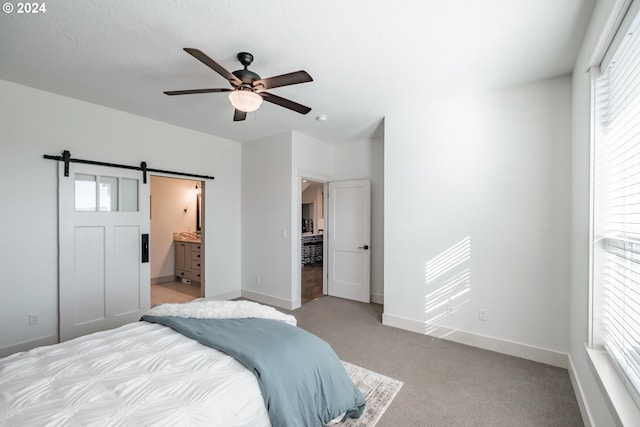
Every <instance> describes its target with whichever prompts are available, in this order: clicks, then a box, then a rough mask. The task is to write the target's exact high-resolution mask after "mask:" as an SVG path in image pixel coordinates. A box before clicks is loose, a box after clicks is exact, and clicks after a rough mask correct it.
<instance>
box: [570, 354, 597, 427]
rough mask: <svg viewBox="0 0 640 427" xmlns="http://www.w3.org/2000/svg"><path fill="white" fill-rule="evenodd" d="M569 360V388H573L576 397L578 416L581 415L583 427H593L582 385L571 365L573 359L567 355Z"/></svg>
mask: <svg viewBox="0 0 640 427" xmlns="http://www.w3.org/2000/svg"><path fill="white" fill-rule="evenodd" d="M568 359H569V368H568V369H567V370H568V371H569V380H570V381H571V386H572V387H573V394H575V395H576V400H577V401H578V407H579V408H580V415H582V422H583V423H584V427H593V426H595V424H594V423H593V418H592V417H591V411H589V407H588V406H587V399H586V398H585V394H584V390H583V389H582V384H581V383H580V379H579V378H578V376H577V375H576V368H575V366H574V365H573V359H572V358H571V355H568Z"/></svg>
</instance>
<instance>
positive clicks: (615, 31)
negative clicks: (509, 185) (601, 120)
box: [586, 0, 640, 425]
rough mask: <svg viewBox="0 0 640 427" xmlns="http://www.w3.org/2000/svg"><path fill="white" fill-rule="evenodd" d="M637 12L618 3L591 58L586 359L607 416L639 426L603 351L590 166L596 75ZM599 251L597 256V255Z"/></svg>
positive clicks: (636, 409)
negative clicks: (608, 412)
mask: <svg viewBox="0 0 640 427" xmlns="http://www.w3.org/2000/svg"><path fill="white" fill-rule="evenodd" d="M639 10H640V0H636V1H634V2H633V3H632V1H631V0H619V1H618V3H617V4H616V6H615V7H614V10H613V12H612V14H611V17H610V19H609V21H608V22H607V25H606V27H605V30H604V32H603V35H602V37H601V38H600V41H599V43H598V44H597V47H596V51H595V52H594V55H593V56H592V58H591V68H590V73H591V78H592V79H591V81H592V85H591V90H592V93H591V106H592V114H591V120H592V126H591V130H592V132H591V162H592V163H591V212H590V213H591V235H590V242H591V243H592V244H591V245H590V254H589V255H590V256H589V258H590V301H589V314H590V322H589V323H590V324H589V327H590V329H589V342H588V343H587V344H586V350H587V354H588V360H589V362H590V364H591V367H592V368H593V370H594V372H595V374H596V375H595V378H596V380H597V381H598V383H599V385H600V387H601V389H602V391H603V393H604V395H605V397H606V399H607V403H608V405H609V408H610V409H611V413H612V414H613V415H614V417H616V423H617V424H618V425H640V406H639V405H638V404H637V402H636V400H634V397H637V396H638V395H637V394H636V393H635V392H631V391H629V389H628V388H627V387H626V385H625V380H624V375H620V372H619V371H618V370H617V367H616V364H615V363H614V362H612V359H611V358H610V357H609V355H608V354H607V352H606V350H605V348H604V341H603V339H602V337H603V333H604V331H603V327H602V319H601V313H602V309H601V305H602V302H601V301H602V287H603V286H602V284H601V273H602V269H601V266H600V265H599V264H598V259H599V256H600V253H601V252H602V251H603V250H604V249H603V242H602V240H603V239H602V237H603V236H602V235H601V234H599V233H598V228H599V220H600V218H597V217H596V215H598V211H599V209H598V206H597V203H598V200H596V198H595V187H596V181H595V179H594V178H595V173H594V172H595V171H596V169H595V168H596V167H597V165H595V164H594V159H595V158H596V153H595V149H596V144H595V142H596V138H598V137H599V135H598V132H599V131H600V128H599V126H598V125H597V122H596V120H597V117H596V108H595V102H596V101H597V100H596V98H595V92H596V91H595V89H596V87H595V84H596V78H597V77H599V76H600V70H601V68H602V69H603V70H606V67H608V66H609V63H610V61H611V60H612V58H613V56H614V55H615V53H616V51H617V50H618V48H619V47H620V44H621V42H622V39H624V37H625V35H626V33H627V30H628V29H629V28H630V26H631V24H632V23H633V20H634V18H635V17H636V15H638V13H639ZM599 252H600V253H599Z"/></svg>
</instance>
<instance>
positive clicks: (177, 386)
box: [0, 322, 271, 427]
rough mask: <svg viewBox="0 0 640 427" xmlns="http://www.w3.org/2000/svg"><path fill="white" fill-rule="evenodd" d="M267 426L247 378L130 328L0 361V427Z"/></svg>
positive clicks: (203, 353) (180, 339)
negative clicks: (80, 426) (86, 426)
mask: <svg viewBox="0 0 640 427" xmlns="http://www.w3.org/2000/svg"><path fill="white" fill-rule="evenodd" d="M5 425H6V426H21V427H22V426H68V425H72V426H73V425H78V426H79V425H83V426H85V425H95V426H172V427H173V426H204V425H206V426H221V427H222V426H224V427H229V426H251V427H260V426H265V427H266V426H270V425H271V424H270V422H269V418H268V416H267V411H266V409H265V406H264V401H263V399H262V395H261V393H260V388H259V386H258V383H257V380H256V378H255V376H254V375H253V374H252V373H251V372H249V371H248V370H247V369H245V368H244V367H243V366H242V365H241V364H240V363H238V362H237V361H236V360H235V359H233V358H232V357H231V356H228V355H226V354H224V353H221V352H219V351H217V350H214V349H211V348H208V347H205V346H203V345H201V344H199V343H198V342H196V341H193V340H191V339H189V338H186V337H184V336H182V335H180V334H179V333H177V332H175V331H173V330H172V329H170V328H166V327H164V326H160V325H157V324H151V323H147V322H136V323H132V324H128V325H125V326H122V327H120V328H117V329H113V330H111V331H104V332H98V333H95V334H92V335H88V336H85V337H80V338H77V339H74V340H71V341H68V342H65V343H62V344H57V345H54V346H49V347H41V348H37V349H34V350H31V351H29V352H25V353H18V354H15V355H13V356H9V357H7V358H4V359H0V426H5Z"/></svg>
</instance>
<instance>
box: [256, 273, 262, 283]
mask: <svg viewBox="0 0 640 427" xmlns="http://www.w3.org/2000/svg"><path fill="white" fill-rule="evenodd" d="M261 281H262V277H260V275H259V274H256V284H259V283H260V282H261Z"/></svg>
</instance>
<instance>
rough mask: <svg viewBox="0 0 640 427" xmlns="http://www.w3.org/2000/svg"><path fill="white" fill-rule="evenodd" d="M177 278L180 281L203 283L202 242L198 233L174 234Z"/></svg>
mask: <svg viewBox="0 0 640 427" xmlns="http://www.w3.org/2000/svg"><path fill="white" fill-rule="evenodd" d="M173 245H174V250H175V276H176V278H177V279H178V280H182V279H187V280H188V281H189V282H197V283H198V284H200V283H201V282H202V263H203V258H202V241H201V239H200V237H199V236H198V235H197V234H196V233H174V234H173Z"/></svg>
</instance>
